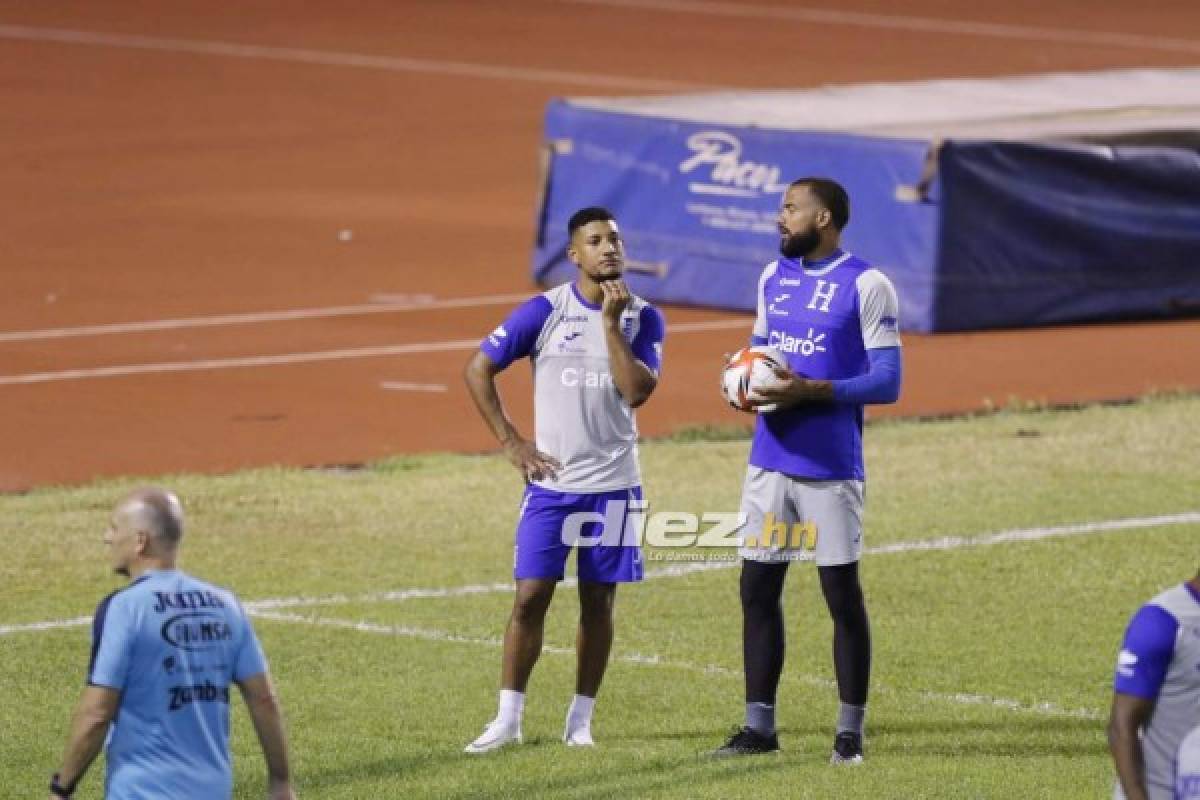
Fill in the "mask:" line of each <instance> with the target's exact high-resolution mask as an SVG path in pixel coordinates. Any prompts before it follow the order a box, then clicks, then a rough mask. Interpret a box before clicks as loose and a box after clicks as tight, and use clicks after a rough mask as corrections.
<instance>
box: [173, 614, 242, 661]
mask: <svg viewBox="0 0 1200 800" xmlns="http://www.w3.org/2000/svg"><path fill="white" fill-rule="evenodd" d="M162 638H163V639H164V640H165V641H166V642H168V643H169V644H172V645H174V646H175V647H178V648H179V649H180V650H190V651H192V652H198V651H201V650H208V649H211V648H213V647H216V646H217V645H218V644H220V643H221V642H227V641H229V640H230V639H232V638H233V631H232V630H230V628H229V623H227V622H226V621H225V619H224V618H223V617H221V616H219V615H217V614H214V613H211V612H204V611H199V612H195V613H191V614H177V615H175V616H174V617H171V618H170V619H168V620H167V621H166V622H164V623H163V626H162Z"/></svg>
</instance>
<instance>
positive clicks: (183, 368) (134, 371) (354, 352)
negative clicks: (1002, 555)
mask: <svg viewBox="0 0 1200 800" xmlns="http://www.w3.org/2000/svg"><path fill="white" fill-rule="evenodd" d="M750 324H751V322H750V320H749V319H718V320H709V321H707V322H684V323H680V324H678V325H668V326H667V332H668V333H672V334H680V333H697V332H702V331H713V330H727V329H732V328H747V329H748V328H749V327H750ZM480 338H481V337H480ZM480 338H472V339H453V340H448V341H442V342H416V343H413V344H394V345H379V346H375V347H352V348H345V349H341V350H318V351H314V352H308V353H282V354H279V355H272V356H242V357H239V358H214V359H206V360H200V361H165V362H158V363H153V364H122V365H117V366H112V367H90V368H87V369H68V370H60V371H57V372H33V373H28V374H25V375H4V376H0V386H19V385H27V384H33V383H53V382H56V381H73V380H86V379H91V378H118V377H125V376H128V375H155V374H160V373H166V372H201V371H210V370H220V369H238V368H244V367H276V366H281V365H285V364H311V363H315V362H320V361H346V360H349V359H357V358H378V357H381V356H402V355H412V354H414V353H444V352H448V351H453V350H473V349H475V348H476V347H478V346H479V342H480Z"/></svg>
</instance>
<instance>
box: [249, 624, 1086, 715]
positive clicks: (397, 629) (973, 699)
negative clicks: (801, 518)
mask: <svg viewBox="0 0 1200 800" xmlns="http://www.w3.org/2000/svg"><path fill="white" fill-rule="evenodd" d="M249 613H250V614H251V616H254V617H257V618H259V619H264V620H271V621H274V622H285V623H289V624H295V625H312V626H315V627H321V628H337V629H341V630H350V631H357V632H359V633H371V634H377V635H383V636H400V637H406V638H413V639H422V640H425V641H431V642H449V643H456V644H475V645H482V646H484V647H490V648H500V647H503V645H504V642H503V641H502V640H500V639H497V638H495V637H481V636H464V635H462V634H457V633H452V632H450V631H443V630H438V629H436V628H417V627H412V626H409V625H381V624H379V623H376V622H366V621H362V620H349V619H337V618H331V617H310V616H304V615H302V614H289V613H284V612H280V611H261V610H259V611H253V610H252V611H250V612H249ZM542 652H543V653H551V654H554V655H567V656H573V655H574V654H575V650H574V649H573V648H568V647H558V646H555V645H543V646H542ZM613 658H614V660H615V661H618V662H622V663H626V664H634V665H637V666H646V667H663V668H666V669H677V670H684V671H687V672H696V673H700V674H703V675H721V676H724V677H728V678H741V677H742V671H741V670H738V669H730V668H729V667H723V666H720V665H718V664H695V663H692V662H689V661H675V660H673V659H666V658H663V657H662V656H659V655H655V654H646V653H623V654H621V653H618V654H614V657H613ZM794 677H795V678H797V679H798V680H799V681H800V682H801V683H805V684H808V685H809V686H818V687H820V688H836V686H837V684H836V683H834V682H833V681H832V680H829V679H828V678H818V677H816V676H813V675H803V674H801V675H796V676H794ZM874 691H876V692H878V693H883V694H893V695H905V694H916V695H918V696H919V697H920V698H921V699H923V700H935V701H938V702H943V703H953V704H957V705H974V706H993V707H995V708H999V709H1003V710H1006V711H1016V712H1020V713H1025V714H1041V715H1045V716H1054V717H1077V718H1082V719H1092V720H1098V719H1102V718H1103V715H1102V714H1101V712H1100V711H1097V710H1095V709H1091V708H1063V707H1062V706H1059V705H1057V704H1055V703H1049V702H1037V703H1023V702H1021V701H1020V700H1013V699H1011V698H1007V697H994V696H992V695H984V694H974V693H968V692H953V693H945V692H932V691H926V690H921V689H907V690H906V689H894V688H891V687H887V686H879V685H876V686H875V687H874Z"/></svg>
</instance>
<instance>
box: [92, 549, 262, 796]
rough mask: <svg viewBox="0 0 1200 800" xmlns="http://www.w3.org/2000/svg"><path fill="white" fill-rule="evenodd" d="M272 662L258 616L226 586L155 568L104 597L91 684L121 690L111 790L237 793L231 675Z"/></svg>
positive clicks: (110, 748)
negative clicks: (255, 623) (253, 620)
mask: <svg viewBox="0 0 1200 800" xmlns="http://www.w3.org/2000/svg"><path fill="white" fill-rule="evenodd" d="M266 670H267V664H266V660H265V659H264V658H263V653H262V648H261V647H260V646H259V643H258V639H257V638H256V637H255V635H254V630H253V628H251V626H250V620H249V619H248V618H247V617H246V613H245V611H243V610H242V607H241V605H240V604H239V603H238V601H237V598H236V597H234V595H233V593H232V592H230V591H228V590H226V589H221V588H218V587H216V586H213V585H211V584H208V583H205V582H203V581H200V580H197V579H196V578H193V577H191V576H189V575H186V574H184V573H183V572H180V571H178V570H162V571H158V570H155V571H150V572H147V573H145V574H143V575H142V576H140V577H139V578H138V579H137V580H135V581H134V582H133V583H131V584H129V586H127V587H125V588H124V589H121V590H119V591H116V592H114V593H112V594H111V595H109V596H108V597H106V598H105V599H104V600H103V601H102V602H101V603H100V605H99V606H98V607H97V608H96V615H95V617H94V619H93V621H92V657H91V663H90V664H89V666H88V683H89V684H91V685H93V686H104V687H108V688H111V689H116V690H118V691H120V692H121V702H120V706H119V707H118V709H117V715H116V718H115V719H114V720H113V724H112V727H111V728H110V730H109V734H108V741H107V743H106V754H107V762H108V773H107V776H106V778H105V791H104V796H105V797H106V798H107V799H108V800H148V798H172V800H221V799H222V798H229V797H231V795H232V793H233V771H232V765H231V762H230V755H229V694H230V688H231V684H232V683H234V682H238V681H244V680H246V679H247V678H252V677H254V676H255V675H259V674H262V673H263V672H266Z"/></svg>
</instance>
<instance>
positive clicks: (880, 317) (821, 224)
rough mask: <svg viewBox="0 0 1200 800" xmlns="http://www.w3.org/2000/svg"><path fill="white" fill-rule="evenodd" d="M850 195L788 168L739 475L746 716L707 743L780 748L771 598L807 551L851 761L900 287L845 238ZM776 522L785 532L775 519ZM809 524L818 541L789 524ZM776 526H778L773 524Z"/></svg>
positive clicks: (779, 660)
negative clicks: (774, 374) (829, 632)
mask: <svg viewBox="0 0 1200 800" xmlns="http://www.w3.org/2000/svg"><path fill="white" fill-rule="evenodd" d="M849 218H850V203H849V198H848V197H847V195H846V191H845V189H843V188H842V187H841V186H840V185H838V184H837V183H835V182H833V181H831V180H828V179H825V178H801V179H800V180H797V181H795V182H793V183H792V184H791V185H790V186H789V187H788V189H787V192H786V193H785V195H784V198H783V207H782V209H781V210H780V213H779V221H778V222H779V231H780V236H781V240H780V252H781V254H782V256H783V258H781V259H779V260H778V261H774V262H772V263H771V264H768V265H767V267H766V269H764V270H763V273H762V276H761V277H760V279H759V286H758V317H757V320H756V321H755V325H754V332H753V337H752V342H753V344H756V345H762V344H765V345H770V346H772V347H775V348H776V349H778V350H780V351H782V352H783V353H784V354H786V356H787V361H788V367H789V370H788V371H787V372H786V374H781V375H780V378H781V382H780V384H779V385H778V386H776V387H773V388H771V389H766V390H761V391H759V392H758V394H760V395H761V401H760V402H759V403H758V405H767V404H770V403H778V404H779V410H777V411H774V412H772V413H764V414H760V415H759V417H758V420H757V423H756V427H755V431H754V439H753V443H752V444H751V448H750V458H749V465H748V467H747V470H746V478H745V483H744V485H743V489H742V509H741V510H742V512H743V513H744V514H745V515H746V519H745V523H744V527H743V529H742V542H743V546H742V549H741V555H742V559H743V560H742V572H741V581H740V592H741V602H742V650H743V659H744V666H745V679H746V718H745V724H744V725H743V726H742V727H740V728H739V729H738V730H737V731H736V732H735V733H734V734H733V736H731V737H730V739H729V740H728V741H727V742H726V743H725V745H724V746H722V747H721V748H719V749H718V750H717V751H716V752H715V753H714V755H718V756H728V755H746V754H753V753H768V752H773V751H775V750H778V749H779V740H778V737H777V735H776V730H775V694H776V690H777V688H778V686H779V678H780V675H781V674H782V672H783V660H784V624H783V607H782V604H781V598H782V594H783V583H784V578H785V577H786V575H787V568H788V564H789V563H791V561H793V560H801V559H808V558H810V557H815V561H816V563H817V572H818V574H819V576H820V583H821V590H822V593H823V594H824V597H825V602H826V605H827V606H828V608H829V613H830V616H831V617H832V618H833V661H834V671H835V674H836V676H837V685H838V696H839V698H840V699H841V710H840V713H839V715H838V720H837V730H836V735H835V738H834V745H833V753H832V756H831V760H832V761H833V762H834V763H858V762H860V761H862V755H863V722H864V718H865V716H866V704H867V689H868V683H869V679H870V671H871V638H870V629H869V626H868V622H867V609H866V605H865V603H864V601H863V593H862V588H861V586H860V584H859V576H858V560H859V556H860V555H861V553H862V514H863V496H864V493H863V480H864V470H863V455H862V426H863V406H864V404H867V403H893V402H895V401H896V399H897V397H899V394H900V380H901V359H900V340H899V337H898V335H897V313H898V311H897V299H896V292H895V290H894V289H893V288H892V284H891V282H890V281H888V279H887V278H886V277H885V276H884V275H883V273H881V272H880V271H879V270H877V269H874V268H872V267H871V266H870V265H869V264H867V263H866V262H864V261H863V260H862V259H860V258H858V257H856V256H854V255H852V254H850V253H848V252H845V251H844V250H842V249H841V246H840V238H841V232H842V229H843V228H845V226H846V223H847V222H848V221H849ZM777 522H778V523H782V524H783V525H784V526H786V528H784V530H783V531H782V532H780V531H773V530H772V529H773V528H774V527H775V525H776V524H777ZM795 526H801V529H804V528H805V527H807V529H808V530H812V528H813V527H815V531H816V542H815V548H814V549H815V553H809V552H808V551H807V550H806V549H805V548H806V546H812V542H811V541H807V537H805V539H806V541H797V540H796V537H793V536H789V535H788V534H787V531H791V530H795V529H796V527H795ZM772 533H776V534H779V533H782V535H775V536H772V535H771V534H772Z"/></svg>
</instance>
